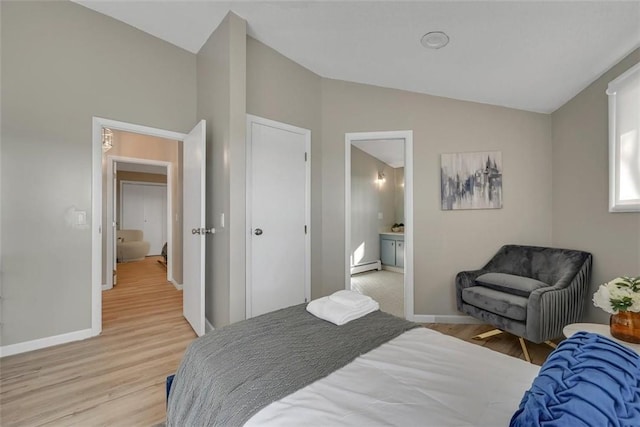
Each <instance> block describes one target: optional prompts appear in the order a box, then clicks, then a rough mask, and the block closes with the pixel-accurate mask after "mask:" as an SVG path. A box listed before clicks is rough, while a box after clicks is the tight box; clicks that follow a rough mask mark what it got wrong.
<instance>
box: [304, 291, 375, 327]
mask: <svg viewBox="0 0 640 427" xmlns="http://www.w3.org/2000/svg"><path fill="white" fill-rule="evenodd" d="M379 309H380V305H379V304H378V303H377V302H376V301H375V300H371V302H370V303H368V304H366V305H364V306H362V307H349V306H347V305H344V304H340V303H339V302H335V301H332V300H331V299H330V298H329V297H322V298H318V299H316V300H313V301H311V302H310V303H309V304H307V311H308V312H309V313H311V314H313V315H314V316H316V317H319V318H320V319H323V320H326V321H328V322H331V323H334V324H336V325H338V326H339V325H344V324H345V323H349V322H351V321H352V320H355V319H359V318H360V317H362V316H365V315H367V314H369V313H371V312H373V311H376V310H379Z"/></svg>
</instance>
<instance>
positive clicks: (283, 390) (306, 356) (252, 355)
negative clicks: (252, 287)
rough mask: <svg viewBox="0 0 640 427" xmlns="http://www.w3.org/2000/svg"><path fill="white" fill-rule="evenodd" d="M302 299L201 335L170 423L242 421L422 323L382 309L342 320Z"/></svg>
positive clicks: (172, 400)
mask: <svg viewBox="0 0 640 427" xmlns="http://www.w3.org/2000/svg"><path fill="white" fill-rule="evenodd" d="M305 307H306V304H301V305H296V306H293V307H289V308H285V309H282V310H278V311H275V312H273V313H268V314H264V315H262V316H258V317H254V318H252V319H249V320H245V321H242V322H238V323H235V324H232V325H229V326H226V327H224V328H221V329H218V330H215V331H212V332H210V333H208V334H206V335H205V336H203V337H200V338H198V339H196V340H195V341H194V342H193V343H191V345H190V346H189V348H188V349H187V352H186V353H185V355H184V358H183V359H182V362H181V364H180V367H179V368H178V372H177V373H176V376H175V379H174V381H173V385H172V387H171V393H170V395H169V402H168V406H167V426H240V425H242V424H244V423H245V422H246V421H247V420H248V419H249V418H251V416H253V415H254V414H255V413H257V412H258V411H259V410H260V409H262V408H263V407H265V406H267V405H268V404H270V403H271V402H274V401H276V400H279V399H281V398H283V397H285V396H287V395H289V394H291V393H293V392H294V391H296V390H298V389H300V388H302V387H304V386H306V385H308V384H311V383H312V382H314V381H316V380H318V379H320V378H323V377H325V376H327V375H329V374H330V373H332V372H333V371H335V370H337V369H339V368H341V367H343V366H345V365H346V364H348V363H349V362H351V361H352V360H353V359H355V358H356V357H358V356H360V355H361V354H364V353H366V352H368V351H370V350H372V349H374V348H376V347H378V346H380V345H381V344H383V343H385V342H387V341H389V340H391V339H392V338H395V337H397V336H398V335H400V334H402V333H403V332H405V331H407V330H409V329H412V328H415V327H417V326H418V325H417V324H415V323H412V322H408V321H406V320H404V319H400V318H397V317H395V316H392V315H390V314H386V313H383V312H381V311H376V312H373V313H370V314H368V315H366V316H364V317H362V318H360V319H357V320H354V321H351V322H349V323H347V324H345V325H342V326H336V325H334V324H333V323H329V322H326V321H324V320H320V319H318V318H317V317H315V316H313V315H312V314H309V313H308V312H307V311H306V309H305Z"/></svg>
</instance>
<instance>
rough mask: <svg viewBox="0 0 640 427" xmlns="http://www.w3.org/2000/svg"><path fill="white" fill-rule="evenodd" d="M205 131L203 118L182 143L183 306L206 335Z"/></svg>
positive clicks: (199, 332) (197, 329) (192, 323)
mask: <svg viewBox="0 0 640 427" xmlns="http://www.w3.org/2000/svg"><path fill="white" fill-rule="evenodd" d="M205 132H206V124H205V121H204V120H202V121H200V123H198V124H197V125H196V127H194V128H193V130H192V131H191V132H190V133H189V135H188V136H187V137H186V138H185V139H184V141H183V144H182V152H183V164H182V167H183V181H182V194H183V200H184V203H183V211H182V215H183V224H184V228H183V273H182V285H183V288H182V308H183V314H184V317H185V318H186V319H187V321H188V322H189V324H190V325H191V327H192V328H193V330H194V331H195V333H196V334H197V335H198V336H202V335H204V254H205V252H204V247H205V241H204V239H205V235H206V234H205V159H206V156H205V150H206V145H205ZM194 232H195V233H194Z"/></svg>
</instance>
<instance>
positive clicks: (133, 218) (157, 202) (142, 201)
mask: <svg viewBox="0 0 640 427" xmlns="http://www.w3.org/2000/svg"><path fill="white" fill-rule="evenodd" d="M121 229H123V230H142V234H143V239H144V240H145V241H147V242H149V253H148V255H160V253H161V252H162V246H163V245H164V244H165V242H166V241H167V186H166V184H153V183H141V182H139V183H134V182H123V183H122V227H121Z"/></svg>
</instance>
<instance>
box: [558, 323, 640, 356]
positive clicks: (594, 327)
mask: <svg viewBox="0 0 640 427" xmlns="http://www.w3.org/2000/svg"><path fill="white" fill-rule="evenodd" d="M578 331H585V332H592V333H594V334H600V335H602V336H605V337H607V338H610V339H612V340H614V341H616V342H618V343H620V344H622V345H624V346H626V347H629V348H630V349H632V350H635V351H636V353H640V344H634V343H630V342H626V341H622V340H619V339H618V338H615V337H613V336H611V331H610V329H609V325H602V324H600V323H572V324H570V325H567V326H565V327H564V329H563V330H562V334H563V335H564V336H565V337H567V338H569V337H570V336H571V335H573V334H575V333H576V332H578Z"/></svg>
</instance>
